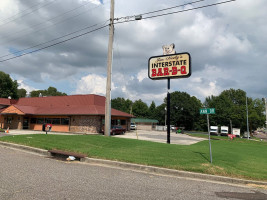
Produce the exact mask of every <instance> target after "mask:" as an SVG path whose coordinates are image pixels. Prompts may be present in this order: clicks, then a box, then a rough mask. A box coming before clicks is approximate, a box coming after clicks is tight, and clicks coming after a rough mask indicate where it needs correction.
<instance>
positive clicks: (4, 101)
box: [0, 98, 11, 106]
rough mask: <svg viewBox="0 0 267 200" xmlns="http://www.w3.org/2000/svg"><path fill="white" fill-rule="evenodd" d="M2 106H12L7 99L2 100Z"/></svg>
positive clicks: (0, 101) (0, 100)
mask: <svg viewBox="0 0 267 200" xmlns="http://www.w3.org/2000/svg"><path fill="white" fill-rule="evenodd" d="M0 105H7V106H10V105H11V104H10V99H6V98H0Z"/></svg>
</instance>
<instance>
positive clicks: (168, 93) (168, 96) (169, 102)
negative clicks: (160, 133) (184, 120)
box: [167, 78, 171, 144]
mask: <svg viewBox="0 0 267 200" xmlns="http://www.w3.org/2000/svg"><path fill="white" fill-rule="evenodd" d="M170 82H171V80H170V78H168V92H167V143H168V144H170V142H171V137H170V118H171V111H170V104H171V98H170V96H171V94H170V85H171V83H170Z"/></svg>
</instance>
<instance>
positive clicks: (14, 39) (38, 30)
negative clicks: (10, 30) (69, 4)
mask: <svg viewBox="0 0 267 200" xmlns="http://www.w3.org/2000/svg"><path fill="white" fill-rule="evenodd" d="M88 3H90V2H88ZM88 3H86V4H88ZM86 4H83V5H82V6H85V5H86ZM82 6H79V7H76V8H74V9H72V10H70V11H67V12H65V13H62V14H60V15H58V16H56V17H54V18H51V19H49V20H46V22H48V21H51V20H53V19H56V18H58V17H60V16H63V15H65V14H67V13H69V12H72V11H74V10H77V9H79V8H80V7H82ZM99 6H102V5H98V6H96V7H93V8H91V9H88V10H86V11H84V12H81V13H79V14H77V15H74V16H71V17H68V18H65V19H63V20H61V21H58V22H57V23H54V24H51V25H49V26H46V27H43V28H40V29H37V30H35V31H34V32H33V33H36V32H40V31H41V30H44V29H47V28H48V27H51V26H55V25H57V24H60V23H63V22H65V21H67V20H69V19H73V18H76V17H78V16H80V15H82V14H84V13H87V11H90V10H92V9H95V8H98V7H99ZM43 23H45V22H43ZM43 23H39V24H36V25H34V26H31V27H29V28H34V27H36V26H39V25H41V24H43ZM29 28H25V29H23V30H21V31H18V32H16V33H14V34H12V35H16V34H18V33H21V32H24V31H25V30H27V29H29ZM12 35H11V36H12ZM24 35H25V34H24ZM24 35H23V36H24ZM23 36H19V37H17V38H13V39H11V40H8V41H5V42H2V43H1V45H2V44H5V43H8V42H14V41H16V40H18V39H19V38H22V37H23ZM27 36H28V35H27ZM9 37H10V36H9Z"/></svg>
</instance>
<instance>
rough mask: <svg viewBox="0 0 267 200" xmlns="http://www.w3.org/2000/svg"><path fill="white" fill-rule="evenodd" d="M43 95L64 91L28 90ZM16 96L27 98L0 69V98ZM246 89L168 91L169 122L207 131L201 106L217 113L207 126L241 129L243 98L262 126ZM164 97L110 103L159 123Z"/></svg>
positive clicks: (254, 123) (257, 105) (258, 106)
mask: <svg viewBox="0 0 267 200" xmlns="http://www.w3.org/2000/svg"><path fill="white" fill-rule="evenodd" d="M40 93H41V94H42V96H63V95H67V94H66V93H63V92H59V91H58V90H57V89H56V88H54V87H49V88H48V89H47V90H35V91H31V92H30V97H38V96H39V95H40ZM9 96H10V97H11V98H13V99H18V98H21V97H26V90H25V89H18V83H17V81H16V80H14V81H13V80H12V79H11V78H10V76H9V75H8V74H6V73H4V72H1V71H0V97H1V98H8V97H9ZM246 98H247V96H246V92H245V91H243V90H240V89H229V90H224V91H223V92H221V94H219V95H218V96H214V95H212V96H209V97H206V99H205V101H204V102H203V103H202V102H201V101H200V100H199V99H198V98H196V97H195V96H190V95H189V94H188V93H186V92H179V91H175V92H172V93H171V104H170V108H171V119H170V122H171V125H174V126H177V127H185V129H187V130H202V131H203V130H207V120H206V115H200V113H199V110H200V108H204V107H206V108H215V110H216V114H214V115H210V117H209V118H210V125H218V126H229V127H230V125H232V127H233V128H241V131H242V132H243V131H244V130H246V127H247V121H246V118H247V113H246V101H247V105H248V118H249V127H250V129H252V130H255V129H256V128H258V127H262V126H264V122H265V116H264V111H265V105H264V102H263V101H262V100H261V99H257V98H256V99H252V98H250V97H249V98H247V100H246ZM166 102H167V100H166V98H165V99H163V103H162V104H160V105H159V106H156V104H155V102H154V101H152V102H151V104H150V105H149V106H148V105H147V104H146V103H145V102H143V101H142V100H141V99H139V100H136V101H134V102H133V101H131V100H130V99H124V98H121V97H118V98H114V99H112V100H111V106H112V108H114V109H117V110H120V111H123V112H126V113H130V114H133V115H134V116H136V117H138V118H150V119H156V120H158V121H159V124H160V125H165V124H166V114H167V111H166V107H167V104H166Z"/></svg>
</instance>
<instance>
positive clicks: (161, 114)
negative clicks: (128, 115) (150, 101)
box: [153, 103, 166, 125]
mask: <svg viewBox="0 0 267 200" xmlns="http://www.w3.org/2000/svg"><path fill="white" fill-rule="evenodd" d="M165 108H166V104H165V103H163V104H161V105H159V106H157V107H156V109H155V112H154V117H153V118H154V119H157V120H158V121H159V125H165V117H166V109H165Z"/></svg>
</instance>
